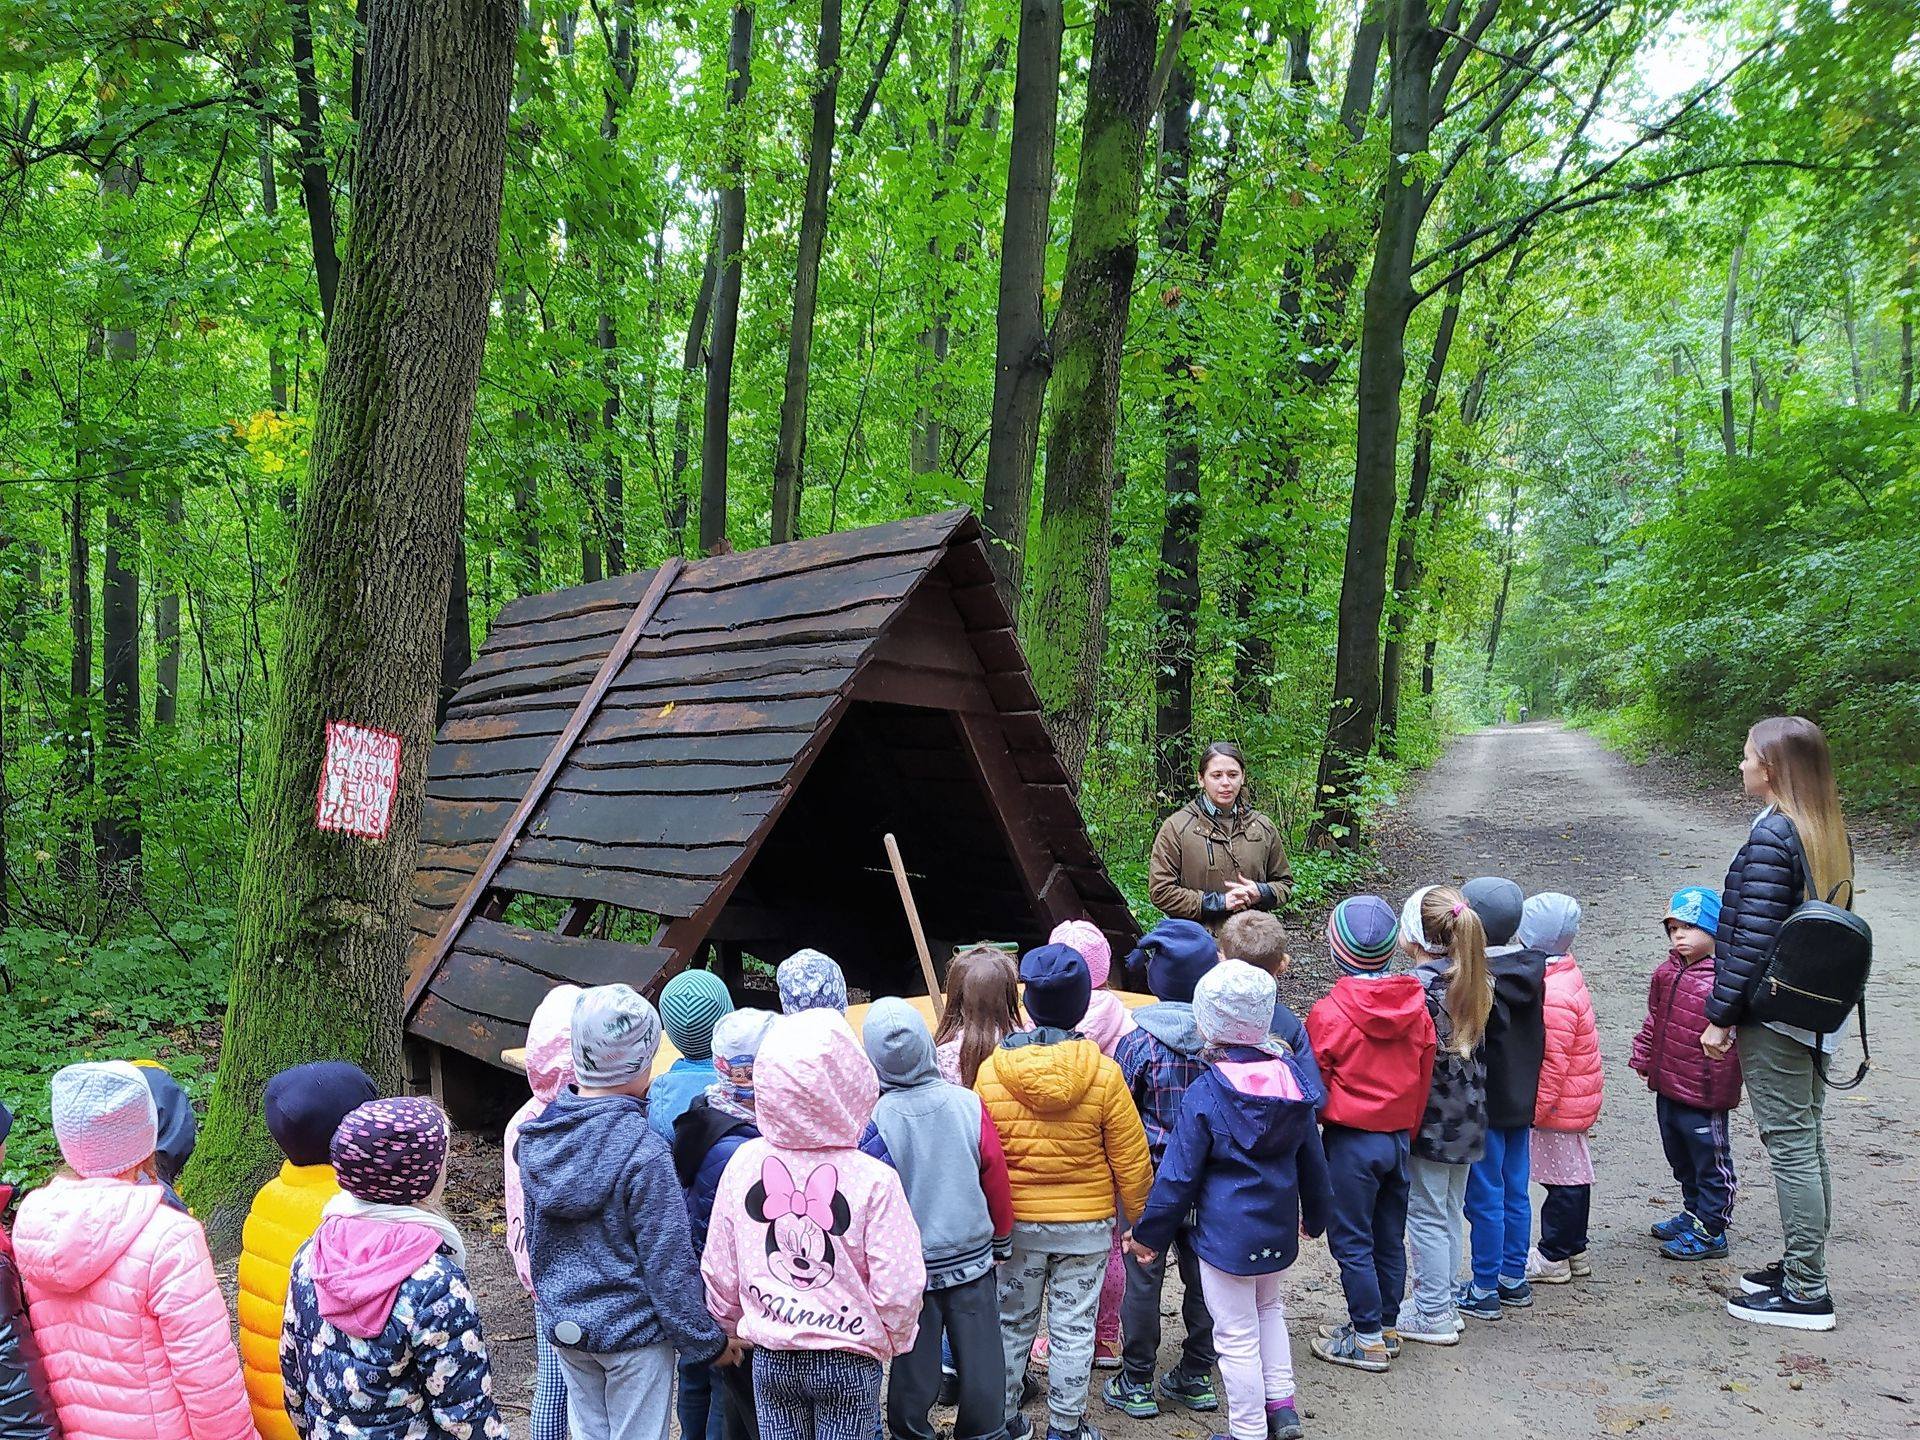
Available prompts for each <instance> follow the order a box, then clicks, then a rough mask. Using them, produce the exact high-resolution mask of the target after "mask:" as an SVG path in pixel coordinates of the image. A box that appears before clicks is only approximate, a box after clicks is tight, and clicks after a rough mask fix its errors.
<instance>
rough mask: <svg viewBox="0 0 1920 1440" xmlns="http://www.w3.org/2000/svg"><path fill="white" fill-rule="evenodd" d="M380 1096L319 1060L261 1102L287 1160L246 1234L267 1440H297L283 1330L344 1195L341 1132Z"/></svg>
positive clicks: (361, 1075)
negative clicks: (337, 1161) (297, 1272)
mask: <svg viewBox="0 0 1920 1440" xmlns="http://www.w3.org/2000/svg"><path fill="white" fill-rule="evenodd" d="M379 1093H380V1092H379V1091H377V1090H376V1089H374V1086H373V1081H372V1080H371V1079H370V1078H368V1075H367V1072H366V1071H364V1070H362V1069H361V1068H360V1067H359V1066H358V1065H349V1064H348V1063H347V1062H346V1061H344V1060H318V1061H315V1062H314V1063H313V1064H311V1065H295V1066H293V1067H292V1068H291V1069H288V1070H282V1071H281V1072H280V1073H279V1074H277V1075H275V1076H274V1077H273V1078H272V1079H271V1080H269V1081H267V1088H266V1091H265V1093H264V1094H263V1095H262V1096H261V1100H260V1108H261V1110H262V1111H263V1112H264V1113H265V1116H266V1122H267V1134H269V1135H271V1136H272V1137H273V1143H274V1144H275V1145H277V1146H279V1147H280V1153H281V1154H282V1155H284V1156H285V1157H286V1162H285V1163H284V1164H282V1165H281V1167H280V1173H279V1174H278V1175H276V1176H274V1178H273V1179H271V1180H269V1181H268V1182H267V1183H266V1184H265V1185H262V1186H261V1187H260V1191H259V1193H258V1194H256V1195H255V1196H254V1197H253V1205H252V1207H251V1208H250V1209H249V1210H248V1211H247V1222H246V1225H245V1226H244V1228H242V1230H241V1232H240V1295H239V1306H238V1309H239V1315H240V1366H241V1370H242V1372H243V1373H244V1374H245V1376H246V1381H247V1400H248V1403H249V1404H251V1405H252V1406H253V1423H254V1425H255V1426H257V1427H258V1428H259V1431H260V1435H261V1440H294V1435H295V1433H296V1432H295V1431H294V1428H293V1422H292V1421H290V1420H289V1419H288V1418H287V1391H286V1385H285V1382H284V1380H283V1378H282V1376H281V1374H280V1330H281V1327H282V1325H283V1323H284V1322H285V1319H286V1313H287V1282H288V1279H289V1278H290V1276H291V1275H292V1272H293V1257H294V1256H295V1255H297V1254H298V1253H299V1252H300V1247H301V1246H302V1245H304V1244H306V1243H307V1241H309V1240H311V1239H312V1238H313V1232H314V1231H315V1230H318V1229H319V1228H320V1216H321V1212H322V1211H324V1210H325V1209H326V1205H327V1202H328V1201H329V1200H331V1199H333V1197H334V1196H336V1195H338V1194H339V1193H340V1182H339V1181H338V1180H337V1179H335V1178H334V1173H333V1160H332V1149H331V1147H332V1145H333V1132H334V1131H335V1130H338V1129H339V1128H340V1122H341V1121H342V1120H344V1119H346V1118H347V1116H348V1115H349V1114H351V1113H352V1112H353V1111H354V1110H355V1109H356V1108H358V1107H359V1106H361V1105H364V1104H366V1103H367V1101H369V1100H372V1099H375V1098H376V1097H377V1096H378V1095H379Z"/></svg>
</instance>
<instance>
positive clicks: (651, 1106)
mask: <svg viewBox="0 0 1920 1440" xmlns="http://www.w3.org/2000/svg"><path fill="white" fill-rule="evenodd" d="M731 1009H733V997H732V996H731V995H729V994H727V982H726V981H724V980H722V979H721V978H720V977H719V976H718V975H716V974H714V973H713V972H712V971H711V970H682V971H681V972H680V973H679V974H678V975H676V976H674V977H673V978H672V979H671V980H669V981H667V983H666V987H665V988H664V989H662V990H661V992H660V1023H661V1024H662V1025H663V1026H665V1027H666V1031H667V1039H669V1040H671V1041H672V1042H673V1048H674V1049H676V1050H678V1051H679V1052H680V1058H679V1059H677V1060H675V1061H674V1062H673V1064H671V1065H669V1066H668V1067H667V1072H666V1074H664V1075H660V1076H658V1077H656V1078H655V1080H654V1082H653V1086H652V1088H651V1089H649V1090H648V1091H647V1119H648V1121H649V1122H650V1123H651V1124H652V1125H653V1128H654V1129H656V1130H658V1131H659V1132H660V1133H661V1135H663V1136H665V1137H666V1139H667V1141H668V1143H669V1144H671V1143H672V1141H673V1122H674V1121H676V1120H678V1119H679V1118H680V1116H681V1114H682V1113H683V1112H684V1111H685V1110H686V1108H687V1106H689V1105H691V1104H692V1103H693V1099H694V1096H696V1095H704V1094H706V1093H707V1087H708V1086H709V1085H711V1084H713V1083H714V1081H715V1080H717V1079H719V1078H720V1077H719V1074H718V1072H717V1071H715V1070H714V1068H713V1027H714V1026H715V1025H716V1024H718V1023H719V1020H720V1017H721V1016H722V1015H725V1014H726V1013H727V1012H728V1011H729V1010H731Z"/></svg>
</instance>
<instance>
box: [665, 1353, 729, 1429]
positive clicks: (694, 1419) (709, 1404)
mask: <svg viewBox="0 0 1920 1440" xmlns="http://www.w3.org/2000/svg"><path fill="white" fill-rule="evenodd" d="M674 1369H675V1370H677V1371H678V1372H679V1375H680V1390H679V1393H678V1395H677V1397H676V1398H675V1400H674V1402H673V1408H674V1412H675V1413H676V1414H677V1415H678V1416H679V1417H680V1440H702V1437H703V1436H704V1437H705V1440H721V1430H722V1428H723V1426H724V1422H725V1420H726V1409H725V1406H724V1404H723V1403H722V1399H721V1397H720V1395H719V1394H718V1393H717V1387H716V1386H715V1384H714V1377H713V1366H712V1365H711V1364H709V1363H708V1362H707V1361H705V1360H699V1361H688V1360H680V1361H676V1362H675V1364H674Z"/></svg>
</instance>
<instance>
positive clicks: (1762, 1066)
mask: <svg viewBox="0 0 1920 1440" xmlns="http://www.w3.org/2000/svg"><path fill="white" fill-rule="evenodd" d="M1738 1044H1739V1047H1740V1072H1741V1074H1742V1075H1743V1076H1745V1078H1746V1082H1747V1099H1748V1101H1749V1102H1750V1103H1751V1104H1752V1106H1753V1119H1754V1123H1755V1124H1756V1125H1758V1126H1759V1127H1760V1143H1761V1144H1762V1145H1764V1146H1766V1147H1767V1163H1768V1164H1769V1165H1771V1166H1772V1167H1773V1189H1774V1194H1775V1195H1776V1197H1777V1198H1778V1200H1779V1202H1780V1233H1781V1235H1782V1236H1783V1237H1784V1238H1785V1240H1786V1254H1785V1255H1784V1256H1783V1257H1782V1263H1783V1264H1784V1265H1785V1267H1786V1272H1787V1291H1788V1293H1789V1294H1791V1295H1794V1296H1797V1297H1798V1298H1800V1299H1802V1300H1817V1299H1819V1298H1820V1297H1821V1296H1822V1295H1825V1294H1826V1293H1827V1232H1828V1231H1829V1229H1831V1227H1832V1223H1833V1180H1832V1178H1831V1176H1830V1175H1829V1174H1828V1172H1827V1149H1826V1139H1825V1135H1824V1133H1823V1129H1822V1121H1823V1118H1824V1112H1825V1110H1826V1106H1827V1083H1826V1081H1824V1080H1822V1079H1821V1078H1820V1072H1819V1071H1818V1070H1816V1069H1815V1068H1814V1057H1813V1051H1812V1050H1810V1049H1808V1048H1807V1047H1806V1046H1805V1045H1802V1044H1801V1043H1800V1042H1799V1041H1798V1040H1795V1039H1794V1038H1793V1037H1792V1036H1789V1035H1782V1034H1780V1033H1779V1032H1778V1031H1775V1030H1769V1029H1767V1027H1766V1026H1764V1025H1743V1026H1741V1027H1740V1038H1739V1041H1738Z"/></svg>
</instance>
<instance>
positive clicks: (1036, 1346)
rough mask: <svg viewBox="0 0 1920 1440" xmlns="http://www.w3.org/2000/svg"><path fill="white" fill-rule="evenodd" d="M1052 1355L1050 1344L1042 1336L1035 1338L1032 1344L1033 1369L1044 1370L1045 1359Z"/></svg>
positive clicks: (1051, 1345)
mask: <svg viewBox="0 0 1920 1440" xmlns="http://www.w3.org/2000/svg"><path fill="white" fill-rule="evenodd" d="M1052 1353H1053V1344H1052V1342H1051V1341H1050V1340H1048V1339H1047V1337H1046V1336H1044V1335H1041V1336H1037V1337H1036V1338H1035V1339H1034V1342H1033V1368H1034V1369H1036V1370H1044V1369H1046V1368H1047V1357H1048V1356H1049V1355H1051V1354H1052Z"/></svg>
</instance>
